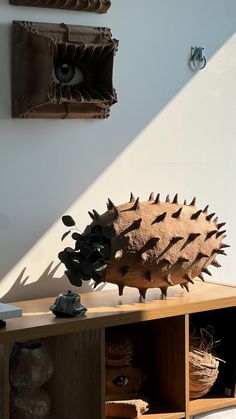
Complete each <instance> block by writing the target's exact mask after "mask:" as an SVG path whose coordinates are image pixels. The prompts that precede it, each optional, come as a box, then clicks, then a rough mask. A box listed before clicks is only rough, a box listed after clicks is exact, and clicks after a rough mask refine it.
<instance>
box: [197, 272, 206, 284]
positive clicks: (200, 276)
mask: <svg viewBox="0 0 236 419" xmlns="http://www.w3.org/2000/svg"><path fill="white" fill-rule="evenodd" d="M198 278H200V279H201V281H202V282H205V279H204V278H203V275H202V274H199V275H198Z"/></svg>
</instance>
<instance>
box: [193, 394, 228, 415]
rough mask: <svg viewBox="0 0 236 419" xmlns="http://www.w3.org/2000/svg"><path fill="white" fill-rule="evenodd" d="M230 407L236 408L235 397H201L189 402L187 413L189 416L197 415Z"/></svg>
mask: <svg viewBox="0 0 236 419" xmlns="http://www.w3.org/2000/svg"><path fill="white" fill-rule="evenodd" d="M231 406H236V398H235V397H222V396H219V397H217V396H215V397H213V396H212V397H203V398H202V399H196V400H190V402H189V412H190V415H197V414H199V413H205V412H210V411H212V410H218V409H221V408H225V407H231Z"/></svg>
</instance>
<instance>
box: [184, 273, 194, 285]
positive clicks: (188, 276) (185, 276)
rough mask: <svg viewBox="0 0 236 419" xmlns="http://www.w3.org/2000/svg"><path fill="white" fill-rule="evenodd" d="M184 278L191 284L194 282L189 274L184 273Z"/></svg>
mask: <svg viewBox="0 0 236 419" xmlns="http://www.w3.org/2000/svg"><path fill="white" fill-rule="evenodd" d="M184 278H185V279H187V281H188V282H191V284H194V282H193V280H192V278H191V276H190V274H186V275H184Z"/></svg>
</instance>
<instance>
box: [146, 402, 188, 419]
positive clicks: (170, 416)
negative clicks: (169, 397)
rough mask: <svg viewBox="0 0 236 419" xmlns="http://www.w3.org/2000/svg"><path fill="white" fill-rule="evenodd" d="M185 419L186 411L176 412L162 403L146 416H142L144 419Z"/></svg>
mask: <svg viewBox="0 0 236 419" xmlns="http://www.w3.org/2000/svg"><path fill="white" fill-rule="evenodd" d="M184 417H185V412H184V411H183V412H176V410H174V409H172V408H171V407H170V406H164V405H163V404H161V403H160V404H159V403H157V404H156V405H155V406H152V407H151V408H150V410H149V411H148V412H147V413H145V415H142V416H141V418H142V419H179V418H184ZM141 418H140V419H141Z"/></svg>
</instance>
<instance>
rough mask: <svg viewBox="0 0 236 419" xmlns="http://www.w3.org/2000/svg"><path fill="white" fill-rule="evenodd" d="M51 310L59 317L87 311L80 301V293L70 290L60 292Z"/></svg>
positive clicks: (73, 315) (72, 315)
mask: <svg viewBox="0 0 236 419" xmlns="http://www.w3.org/2000/svg"><path fill="white" fill-rule="evenodd" d="M50 310H51V311H52V312H53V314H55V316H57V317H75V316H76V315H82V314H84V313H85V312H86V311H87V309H86V308H85V307H84V306H82V305H81V303H80V295H79V294H76V293H73V292H72V291H70V290H69V291H67V292H65V293H63V294H59V296H58V297H57V299H56V301H55V303H54V304H52V305H51V306H50Z"/></svg>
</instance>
